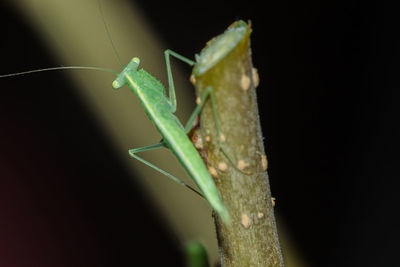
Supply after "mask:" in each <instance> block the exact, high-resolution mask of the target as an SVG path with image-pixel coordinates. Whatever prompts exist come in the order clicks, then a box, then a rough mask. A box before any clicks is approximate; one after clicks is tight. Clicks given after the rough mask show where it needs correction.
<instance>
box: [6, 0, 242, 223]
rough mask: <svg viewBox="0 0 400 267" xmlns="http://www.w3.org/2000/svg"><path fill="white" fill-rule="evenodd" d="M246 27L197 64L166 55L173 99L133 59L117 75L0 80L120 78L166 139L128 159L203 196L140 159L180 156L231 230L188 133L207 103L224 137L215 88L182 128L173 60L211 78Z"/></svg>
mask: <svg viewBox="0 0 400 267" xmlns="http://www.w3.org/2000/svg"><path fill="white" fill-rule="evenodd" d="M99 7H100V10H101V12H102V9H101V5H100V2H99ZM102 19H103V22H104V26H105V29H106V32H107V35H108V37H109V40H110V42H111V44H112V47H113V50H114V52H115V54H116V56H117V59H118V61H120V60H119V56H118V53H117V52H116V50H115V47H114V45H113V43H112V41H111V37H110V34H109V31H108V29H107V25H106V23H105V21H104V17H103V14H102ZM246 27H247V24H246V23H245V22H243V21H239V22H237V23H236V24H234V26H232V27H230V28H228V30H227V31H225V32H224V33H223V34H221V35H220V36H218V37H217V38H215V39H214V40H213V41H212V42H211V44H210V45H209V46H208V47H206V48H205V49H203V51H201V53H200V54H199V55H196V60H195V61H193V60H191V59H188V58H186V57H184V56H182V55H179V54H178V53H175V52H173V51H171V50H166V51H165V52H164V55H165V62H166V69H167V77H168V95H167V94H166V89H165V88H164V86H163V85H162V84H161V83H160V82H159V81H158V80H157V79H156V78H155V77H153V76H152V75H151V74H150V73H148V72H147V71H145V70H144V69H140V68H139V64H140V59H139V58H138V57H134V58H133V59H132V60H131V61H130V62H129V63H128V64H127V65H126V66H125V67H124V69H123V70H122V71H121V72H120V73H117V72H115V71H113V70H110V69H106V68H97V67H84V66H69V67H54V68H46V69H39V70H31V71H26V72H20V73H13V74H7V75H0V78H5V77H10V76H17V75H23V74H28V73H34V72H42V71H50V70H62V69H91V70H101V71H107V72H111V73H113V74H115V75H117V78H116V79H115V80H114V81H113V83H112V86H113V88H114V89H119V88H121V87H123V86H124V85H128V86H129V88H130V89H131V90H132V91H133V92H134V94H135V95H136V96H137V97H138V99H139V101H140V102H141V104H142V106H143V108H144V109H145V112H146V114H147V116H148V117H149V119H150V120H151V121H152V122H153V124H154V126H155V127H156V129H157V130H158V132H159V133H160V134H161V136H162V140H161V142H159V143H157V144H154V145H150V146H145V147H140V148H135V149H130V150H129V155H130V156H131V157H133V158H135V159H137V160H139V161H140V162H142V163H144V164H146V165H148V166H149V167H152V168H154V169H155V170H157V171H159V172H160V173H162V174H164V175H166V176H167V177H169V178H170V179H172V180H173V181H175V182H177V183H179V184H181V185H184V186H186V187H188V188H189V189H191V190H193V191H195V192H196V193H198V192H197V191H196V190H195V189H193V188H192V187H190V186H189V185H187V184H185V183H184V182H183V181H182V180H180V179H178V178H176V177H175V176H173V175H171V174H169V173H168V172H166V171H164V170H162V169H160V168H158V167H157V166H155V165H154V164H152V163H150V162H148V161H146V160H144V159H143V158H141V157H139V156H138V155H137V153H139V152H143V151H148V150H153V149H158V148H163V147H164V148H168V149H170V150H171V151H172V153H173V154H174V155H175V156H176V158H177V159H178V161H179V162H180V164H181V166H182V167H183V168H184V169H185V170H186V171H187V173H188V174H189V176H190V177H191V178H192V179H193V181H194V182H195V184H196V185H197V187H198V188H199V189H200V192H201V195H202V196H203V197H204V198H205V199H206V200H207V201H208V202H209V204H210V206H211V207H212V208H213V209H214V210H215V211H216V213H217V214H218V215H219V216H220V217H221V219H222V221H223V222H224V223H227V224H229V223H230V221H231V218H230V215H229V212H228V210H227V208H226V206H225V205H224V203H223V202H222V199H221V196H220V194H219V192H218V189H217V187H216V185H215V183H214V180H213V178H212V176H211V175H210V173H209V171H208V169H207V167H206V165H205V163H204V162H203V160H202V159H201V157H200V155H199V152H198V151H197V150H196V148H195V147H194V145H193V144H192V142H191V141H190V139H189V137H188V133H189V132H190V130H191V129H192V126H193V123H194V122H195V120H196V117H197V116H198V115H199V114H200V112H201V110H202V108H203V107H204V104H205V103H206V102H207V101H210V102H211V106H212V110H213V117H214V120H215V127H216V130H217V136H221V131H220V126H219V125H220V123H219V120H218V112H217V106H216V102H215V97H214V92H213V88H212V87H211V86H208V87H206V89H205V90H204V92H202V94H201V96H200V98H199V99H200V101H198V102H197V106H196V108H195V109H194V111H193V113H192V114H191V116H190V117H189V119H188V121H187V123H186V124H185V126H183V125H182V124H181V122H180V121H179V119H178V118H177V117H176V116H175V115H174V112H175V111H176V107H177V101H176V95H175V87H174V81H173V75H172V71H171V65H170V57H171V56H172V57H174V58H176V59H179V60H181V61H183V62H184V63H187V64H188V65H190V66H192V67H194V70H193V74H194V75H201V74H202V73H204V72H206V71H207V70H208V69H209V68H211V67H212V66H213V65H214V64H216V63H217V62H218V60H219V59H221V58H222V57H224V56H225V55H226V53H228V52H229V51H230V49H232V47H233V46H234V45H235V44H236V43H237V42H238V41H239V40H240V39H241V38H242V37H243V35H244V32H245V29H246ZM218 143H219V144H220V145H221V149H222V151H223V152H224V154H225V155H226V156H227V158H228V160H229V161H230V162H231V163H233V162H232V160H231V159H230V157H229V156H228V155H227V154H226V153H225V151H224V150H223V147H222V144H221V142H218Z"/></svg>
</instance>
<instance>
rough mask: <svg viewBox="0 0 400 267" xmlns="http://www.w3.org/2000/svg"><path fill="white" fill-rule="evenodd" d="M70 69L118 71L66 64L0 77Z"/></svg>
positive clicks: (5, 75)
mask: <svg viewBox="0 0 400 267" xmlns="http://www.w3.org/2000/svg"><path fill="white" fill-rule="evenodd" d="M70 69H84V70H99V71H106V72H111V73H113V74H115V75H117V76H118V72H116V71H114V70H112V69H107V68H97V67H85V66H67V67H53V68H45V69H39V70H28V71H23V72H17V73H10V74H4V75H0V78H6V77H13V76H19V75H25V74H31V73H36V72H44V71H53V70H70Z"/></svg>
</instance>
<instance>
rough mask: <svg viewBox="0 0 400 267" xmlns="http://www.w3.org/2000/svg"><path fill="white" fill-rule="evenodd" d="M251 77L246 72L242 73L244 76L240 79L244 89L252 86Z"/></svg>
mask: <svg viewBox="0 0 400 267" xmlns="http://www.w3.org/2000/svg"><path fill="white" fill-rule="evenodd" d="M250 84H251V82H250V78H249V76H247V75H246V74H243V75H242V78H241V79H240V86H241V87H242V89H243V90H245V91H247V90H249V88H250Z"/></svg>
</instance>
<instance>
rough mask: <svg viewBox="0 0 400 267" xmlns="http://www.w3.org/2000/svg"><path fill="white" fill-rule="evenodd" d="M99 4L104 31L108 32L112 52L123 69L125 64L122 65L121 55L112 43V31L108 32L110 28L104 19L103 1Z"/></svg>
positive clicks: (99, 0)
mask: <svg viewBox="0 0 400 267" xmlns="http://www.w3.org/2000/svg"><path fill="white" fill-rule="evenodd" d="M97 2H98V3H99V10H100V15H101V20H102V21H103V25H104V29H105V30H106V33H107V39H108V40H109V41H110V43H111V47H112V50H113V52H114V55H115V56H116V58H117V61H118V63H119V64H120V65H121V66H122V67H125V66H124V64H122V61H121V58H120V57H119V54H118V52H117V49H116V48H115V45H114V43H113V41H112V38H111V34H110V31H109V30H108V26H107V23H106V20H105V18H104V12H103V7H102V5H101V0H98V1H97Z"/></svg>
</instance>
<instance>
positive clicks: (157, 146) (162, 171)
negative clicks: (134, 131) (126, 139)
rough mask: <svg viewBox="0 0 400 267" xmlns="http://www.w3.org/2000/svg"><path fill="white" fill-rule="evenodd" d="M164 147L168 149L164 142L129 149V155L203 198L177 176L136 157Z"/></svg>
mask: <svg viewBox="0 0 400 267" xmlns="http://www.w3.org/2000/svg"><path fill="white" fill-rule="evenodd" d="M162 147H166V146H165V144H164V142H161V143H158V144H154V145H149V146H144V147H139V148H134V149H129V155H130V156H131V157H132V158H135V159H137V160H138V161H140V162H142V163H144V164H146V165H147V166H149V167H151V168H153V169H155V170H156V171H158V172H160V173H162V174H164V175H165V176H167V177H168V178H170V179H172V180H173V181H175V182H177V183H178V184H180V185H183V186H186V187H187V188H189V189H190V190H192V191H193V192H195V193H197V194H198V195H200V196H201V197H203V195H202V194H200V193H199V192H198V191H197V190H196V189H194V188H193V187H191V186H190V185H188V184H186V183H185V182H183V181H182V180H181V179H179V178H176V177H175V176H173V175H172V174H170V173H168V172H166V171H164V170H162V169H160V168H159V167H157V166H155V165H154V164H152V163H150V162H148V161H147V160H145V159H143V158H141V157H139V156H138V155H136V153H139V152H144V151H149V150H153V149H157V148H162Z"/></svg>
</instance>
